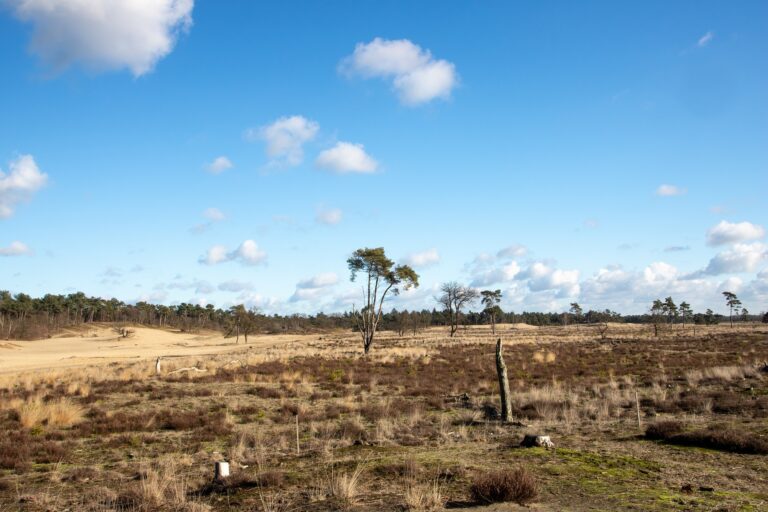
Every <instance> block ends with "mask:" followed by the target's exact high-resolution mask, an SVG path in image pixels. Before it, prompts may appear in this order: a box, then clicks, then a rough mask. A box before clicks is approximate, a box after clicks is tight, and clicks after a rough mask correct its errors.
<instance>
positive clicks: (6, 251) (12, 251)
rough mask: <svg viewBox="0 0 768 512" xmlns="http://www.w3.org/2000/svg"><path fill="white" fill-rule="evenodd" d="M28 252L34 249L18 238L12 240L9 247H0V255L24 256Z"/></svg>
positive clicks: (30, 252)
mask: <svg viewBox="0 0 768 512" xmlns="http://www.w3.org/2000/svg"><path fill="white" fill-rule="evenodd" d="M28 254H32V249H30V248H29V247H28V246H27V244H25V243H22V242H19V241H18V240H17V241H14V242H11V243H10V245H9V246H8V247H0V256H24V255H28Z"/></svg>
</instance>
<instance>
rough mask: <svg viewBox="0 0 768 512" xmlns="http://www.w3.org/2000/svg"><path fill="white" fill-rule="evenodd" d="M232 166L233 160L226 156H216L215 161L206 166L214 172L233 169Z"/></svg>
mask: <svg viewBox="0 0 768 512" xmlns="http://www.w3.org/2000/svg"><path fill="white" fill-rule="evenodd" d="M232 167H234V165H233V164H232V160H230V159H229V158H227V157H226V156H219V157H216V158H214V159H213V162H211V163H209V164H208V165H206V166H205V168H206V169H207V170H208V172H210V173H212V174H221V173H222V172H224V171H226V170H227V169H231V168H232Z"/></svg>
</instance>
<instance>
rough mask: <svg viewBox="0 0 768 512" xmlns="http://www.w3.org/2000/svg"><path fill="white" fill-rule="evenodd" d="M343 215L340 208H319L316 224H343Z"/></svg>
mask: <svg viewBox="0 0 768 512" xmlns="http://www.w3.org/2000/svg"><path fill="white" fill-rule="evenodd" d="M341 217H342V213H341V210H340V209H338V208H318V210H317V213H316V214H315V222H317V223H318V224H328V225H334V224H338V223H339V222H341Z"/></svg>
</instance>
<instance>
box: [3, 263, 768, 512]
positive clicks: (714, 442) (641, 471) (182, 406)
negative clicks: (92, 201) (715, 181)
mask: <svg viewBox="0 0 768 512" xmlns="http://www.w3.org/2000/svg"><path fill="white" fill-rule="evenodd" d="M347 263H348V265H349V269H350V271H351V274H352V278H353V279H354V280H356V281H357V282H358V283H360V282H362V284H363V290H364V297H365V300H364V301H363V303H362V304H363V307H362V308H361V309H360V310H357V309H353V310H352V311H350V312H347V313H342V314H336V315H323V314H321V313H319V314H316V315H308V316H299V315H295V316H281V315H265V314H261V313H259V312H258V311H256V310H253V309H248V308H246V307H245V306H244V305H235V306H232V307H230V308H228V309H226V310H224V309H218V308H215V307H214V306H206V307H203V306H197V305H190V304H179V305H176V306H165V305H153V304H148V303H136V304H125V303H123V302H120V301H117V300H103V299H99V298H93V297H87V296H85V295H84V294H80V293H78V294H71V295H67V296H59V295H46V296H44V297H42V298H39V299H33V298H30V297H28V296H26V295H23V294H16V295H11V294H10V293H7V292H2V293H0V318H1V320H0V322H2V324H0V329H2V333H3V337H6V338H14V340H13V341H10V340H9V341H6V342H3V343H0V351H2V352H0V363H2V362H3V360H6V363H5V366H3V365H0V372H2V375H0V509H2V510H24V511H41V512H42V511H58V510H83V511H98V512H104V511H115V512H118V511H135V512H139V511H147V512H148V511H235V510H249V511H265V512H270V511H278V510H279V511H286V512H287V511H298V510H308V511H309V510H312V511H314V510H319V511H331V510H352V511H361V512H362V511H371V512H372V511H379V510H398V511H399V510H409V511H428V510H442V509H445V508H454V509H456V508H458V509H462V508H465V509H466V508H470V509H474V510H483V509H486V508H487V510H494V511H499V510H517V509H518V507H533V508H534V509H535V510H542V511H554V510H637V511H647V510H745V511H752V510H765V509H766V507H768V492H767V491H766V486H765V475H766V474H768V426H767V425H768V424H767V423H766V418H768V326H766V325H765V324H763V323H761V322H758V321H755V320H756V318H755V317H753V316H750V315H749V313H748V312H745V310H744V308H743V305H742V304H741V303H740V301H739V299H738V297H737V296H736V295H735V294H734V293H731V292H726V293H725V294H724V295H723V298H724V303H725V305H726V306H727V307H728V311H729V317H728V322H725V321H723V322H722V323H721V321H722V320H725V317H721V316H719V315H715V314H714V313H713V312H712V311H711V310H710V311H706V312H704V313H694V312H693V311H692V308H691V307H690V305H689V304H687V303H686V302H680V303H679V304H678V303H676V302H675V301H674V300H673V299H672V298H671V297H667V298H665V299H658V300H655V301H653V302H652V303H651V304H649V310H648V312H647V314H643V315H637V316H622V315H619V314H618V313H614V312H611V311H607V310H606V311H603V312H596V311H587V312H586V313H585V312H584V311H583V309H582V307H581V306H580V305H579V304H577V303H572V304H570V305H569V309H568V311H566V312H560V313H519V314H516V313H512V312H505V311H503V310H502V309H501V307H500V304H501V303H502V300H503V294H502V292H501V291H500V290H475V289H472V288H470V287H467V286H464V285H462V284H460V283H457V282H447V283H444V284H443V285H442V287H441V289H440V294H439V295H438V296H436V297H435V298H434V300H435V305H436V307H435V308H434V309H432V310H423V311H396V310H391V311H390V312H388V313H384V307H385V303H386V301H387V298H388V297H390V296H392V295H394V294H397V293H399V292H400V291H401V290H404V289H407V288H409V287H414V286H418V283H419V280H418V279H419V276H418V275H417V274H416V272H415V271H413V269H411V268H410V267H407V266H403V265H400V266H398V265H396V264H395V263H394V262H393V261H392V260H390V259H389V258H387V257H386V255H385V254H384V251H383V249H361V250H359V251H356V252H355V253H353V255H352V256H351V257H350V258H349V260H348V262H347ZM478 301H479V306H480V307H482V309H481V310H480V311H472V310H471V306H472V305H473V304H475V303H476V302H478ZM249 336H250V340H249V339H248V337H249ZM48 337H52V338H53V339H50V340H49V339H47V338H48ZM241 337H242V338H245V340H244V341H247V344H246V343H242V344H241V343H238V341H239V339H240V338H241ZM18 338H24V339H30V338H37V341H18ZM374 340H375V342H374ZM501 340H503V346H504V347H505V348H504V352H503V353H502V341H501ZM75 346H76V347H77V350H76V351H75V349H74V348H73V347H75ZM16 354H19V355H18V356H16ZM25 354H28V356H25ZM43 355H45V356H46V357H45V358H44V359H43ZM26 357H40V358H41V361H44V363H43V364H39V365H28V366H26V367H25V368H27V370H26V371H21V370H22V368H23V367H22V364H21V363H22V362H24V363H25V364H26V363H29V362H28V361H25V358H26ZM7 361H12V362H13V361H16V364H17V368H14V367H13V366H8V364H7ZM529 436H532V437H530V438H531V439H534V440H536V439H540V440H541V445H542V446H540V447H533V448H529V447H522V446H521V440H522V439H523V438H524V437H526V438H528V437H529ZM536 436H547V438H546V439H545V438H540V437H536ZM553 444H554V446H553ZM214 468H215V469H214ZM734 468H738V469H737V470H735V469H734ZM227 471H228V474H227ZM500 503H503V504H501V505H500ZM499 507H501V508H499Z"/></svg>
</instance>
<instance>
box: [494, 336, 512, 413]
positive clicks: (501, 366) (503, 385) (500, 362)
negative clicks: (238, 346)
mask: <svg viewBox="0 0 768 512" xmlns="http://www.w3.org/2000/svg"><path fill="white" fill-rule="evenodd" d="M496 372H497V373H498V374H499V394H500V395H501V421H503V422H504V423H509V422H511V421H512V402H511V397H510V393H509V379H508V378H507V365H506V364H505V363H504V357H503V356H502V354H501V338H499V339H498V340H497V341H496Z"/></svg>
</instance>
